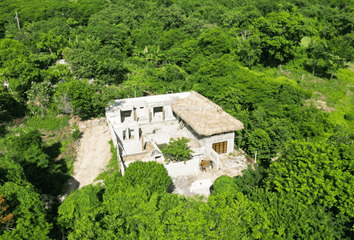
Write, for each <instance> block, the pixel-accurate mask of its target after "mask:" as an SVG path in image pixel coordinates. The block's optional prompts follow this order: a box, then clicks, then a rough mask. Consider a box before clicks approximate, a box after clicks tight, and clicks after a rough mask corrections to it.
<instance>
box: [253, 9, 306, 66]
mask: <svg viewBox="0 0 354 240" xmlns="http://www.w3.org/2000/svg"><path fill="white" fill-rule="evenodd" d="M250 31H251V32H252V33H253V34H257V35H259V37H260V39H261V49H262V55H261V61H262V63H263V64H265V65H270V66H275V65H276V64H279V63H282V62H287V61H289V60H290V59H292V58H293V57H294V54H295V49H296V47H298V46H300V42H301V39H302V37H303V36H305V34H307V35H308V34H311V32H312V31H310V29H309V27H308V26H306V25H305V22H304V18H303V17H302V15H300V14H290V13H288V12H279V13H275V12H272V13H269V14H267V16H266V17H260V18H258V19H256V20H255V21H254V22H253V23H252V25H251V26H250Z"/></svg>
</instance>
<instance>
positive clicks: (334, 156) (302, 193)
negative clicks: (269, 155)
mask: <svg viewBox="0 0 354 240" xmlns="http://www.w3.org/2000/svg"><path fill="white" fill-rule="evenodd" d="M348 163H349V162H348V161H343V160H342V159H341V156H340V154H339V151H338V148H337V147H336V146H335V145H329V144H316V143H308V142H300V141H291V142H290V143H289V144H288V145H287V147H286V150H285V151H284V152H283V153H282V156H281V157H280V158H279V159H278V160H277V161H275V162H273V163H272V164H271V165H270V168H269V171H268V174H269V177H268V178H267V181H266V185H267V189H269V190H270V191H276V192H278V193H279V194H287V195H289V197H292V198H296V199H298V201H299V203H301V204H303V205H305V206H306V205H311V204H318V205H321V206H323V207H326V208H328V209H332V210H333V212H334V213H335V214H338V215H337V216H336V217H339V218H340V219H342V218H343V219H346V220H348V219H350V218H353V216H354V214H353V212H352V211H351V209H352V208H353V204H354V197H353V194H352V190H351V189H352V185H351V184H350V182H352V181H353V180H354V179H353V175H352V174H351V173H350V172H348V171H347V169H348Z"/></svg>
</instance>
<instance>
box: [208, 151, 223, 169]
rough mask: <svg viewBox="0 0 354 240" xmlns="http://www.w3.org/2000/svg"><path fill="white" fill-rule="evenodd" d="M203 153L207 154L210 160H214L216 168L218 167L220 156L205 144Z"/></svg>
mask: <svg viewBox="0 0 354 240" xmlns="http://www.w3.org/2000/svg"><path fill="white" fill-rule="evenodd" d="M205 155H206V156H208V157H209V158H210V159H211V160H213V161H214V165H215V166H216V169H219V162H220V157H219V154H218V153H216V152H215V151H214V150H213V149H212V148H211V147H209V146H205Z"/></svg>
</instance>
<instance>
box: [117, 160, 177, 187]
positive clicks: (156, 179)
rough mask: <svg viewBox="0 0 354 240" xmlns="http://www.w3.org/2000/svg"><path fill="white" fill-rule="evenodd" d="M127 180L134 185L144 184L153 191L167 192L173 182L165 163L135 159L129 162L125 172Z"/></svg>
mask: <svg viewBox="0 0 354 240" xmlns="http://www.w3.org/2000/svg"><path fill="white" fill-rule="evenodd" d="M123 178H124V180H125V182H127V183H129V184H130V185H132V186H137V185H140V186H143V187H144V188H145V189H148V190H149V191H151V192H152V193H153V192H165V191H166V190H167V187H168V186H169V185H170V184H171V183H172V179H171V177H170V176H169V175H168V172H167V170H166V168H165V167H164V165H163V164H161V163H157V162H154V161H150V162H142V161H135V162H133V163H131V164H129V167H128V168H127V169H126V171H125V173H124V177H123Z"/></svg>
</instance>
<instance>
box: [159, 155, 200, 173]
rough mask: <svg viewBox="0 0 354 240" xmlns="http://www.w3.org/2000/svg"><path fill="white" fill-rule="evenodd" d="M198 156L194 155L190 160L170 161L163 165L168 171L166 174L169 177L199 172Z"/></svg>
mask: <svg viewBox="0 0 354 240" xmlns="http://www.w3.org/2000/svg"><path fill="white" fill-rule="evenodd" d="M199 162H200V159H199V157H194V158H193V159H191V160H188V161H186V163H184V162H178V163H170V164H167V165H165V168H166V169H167V171H168V175H170V176H171V177H177V176H181V175H192V174H196V173H198V172H199Z"/></svg>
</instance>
